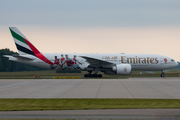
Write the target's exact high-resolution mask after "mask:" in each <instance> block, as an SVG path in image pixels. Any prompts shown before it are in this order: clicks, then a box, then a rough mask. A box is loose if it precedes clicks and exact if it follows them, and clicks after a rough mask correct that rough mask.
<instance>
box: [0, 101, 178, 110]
mask: <svg viewBox="0 0 180 120" xmlns="http://www.w3.org/2000/svg"><path fill="white" fill-rule="evenodd" d="M140 108H142V109H148V108H180V100H178V99H0V111H28V110H29V111H30V110H84V109H140Z"/></svg>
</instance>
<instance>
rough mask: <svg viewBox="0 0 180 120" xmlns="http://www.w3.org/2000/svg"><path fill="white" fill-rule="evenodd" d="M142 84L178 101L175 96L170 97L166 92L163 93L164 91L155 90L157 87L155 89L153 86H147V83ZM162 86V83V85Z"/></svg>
mask: <svg viewBox="0 0 180 120" xmlns="http://www.w3.org/2000/svg"><path fill="white" fill-rule="evenodd" d="M142 84H144V85H146V86H148V87H150V88H152V89H154V90H157V91H159V92H161V93H163V94H165V95H167V96H169V97H170V98H173V99H176V98H174V97H173V96H170V95H169V94H166V93H165V92H163V91H161V90H158V89H157V88H155V87H153V86H149V85H147V84H146V83H143V82H142ZM161 84H162V83H161Z"/></svg>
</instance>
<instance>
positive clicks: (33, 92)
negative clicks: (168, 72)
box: [0, 77, 180, 99]
mask: <svg viewBox="0 0 180 120" xmlns="http://www.w3.org/2000/svg"><path fill="white" fill-rule="evenodd" d="M0 98H150V99H152V98H157V99H180V79H179V78H157V77H156V78H129V79H0Z"/></svg>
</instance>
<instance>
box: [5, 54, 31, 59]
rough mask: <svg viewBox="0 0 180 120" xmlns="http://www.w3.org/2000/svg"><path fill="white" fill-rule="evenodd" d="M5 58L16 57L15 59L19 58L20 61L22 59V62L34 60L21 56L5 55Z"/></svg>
mask: <svg viewBox="0 0 180 120" xmlns="http://www.w3.org/2000/svg"><path fill="white" fill-rule="evenodd" d="M3 56H4V57H8V58H9V57H15V58H18V59H21V60H34V59H33V58H29V57H26V56H20V55H12V56H11V55H3Z"/></svg>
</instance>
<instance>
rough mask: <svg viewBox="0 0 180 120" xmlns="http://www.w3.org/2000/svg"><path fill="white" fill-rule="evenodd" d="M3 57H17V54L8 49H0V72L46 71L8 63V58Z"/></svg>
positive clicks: (11, 62) (16, 63) (21, 64)
mask: <svg viewBox="0 0 180 120" xmlns="http://www.w3.org/2000/svg"><path fill="white" fill-rule="evenodd" d="M3 55H18V53H17V52H13V51H10V50H9V49H8V48H5V49H0V72H15V71H39V70H46V69H43V68H39V67H35V66H31V65H26V64H23V63H18V62H14V61H10V60H8V58H6V57H4V56H3Z"/></svg>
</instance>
